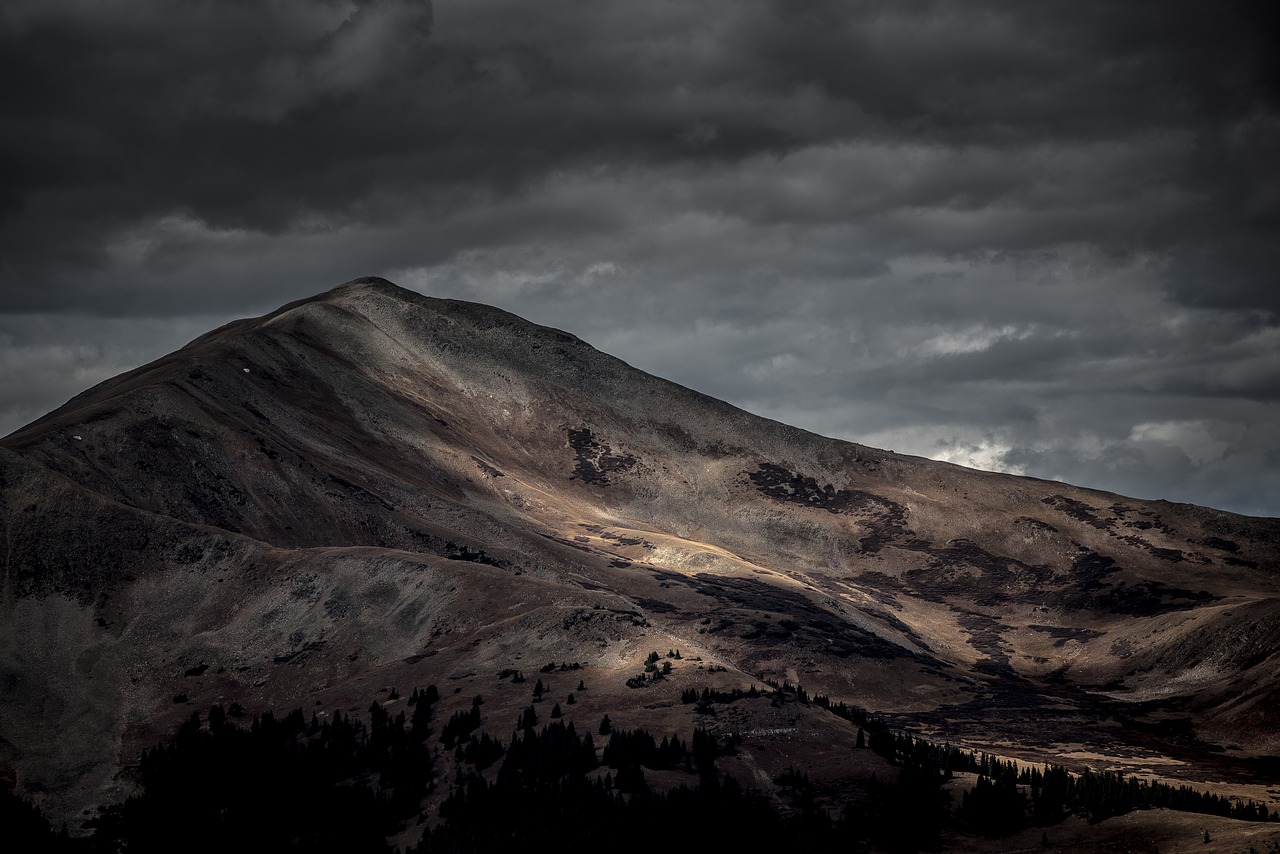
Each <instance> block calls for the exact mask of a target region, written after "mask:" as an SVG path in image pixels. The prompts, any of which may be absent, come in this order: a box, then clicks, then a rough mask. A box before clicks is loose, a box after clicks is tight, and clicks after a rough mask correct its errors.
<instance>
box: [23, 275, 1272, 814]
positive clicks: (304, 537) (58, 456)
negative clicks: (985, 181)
mask: <svg viewBox="0 0 1280 854" xmlns="http://www.w3.org/2000/svg"><path fill="white" fill-rule="evenodd" d="M4 447H5V450H4V451H3V452H0V521H3V523H4V525H5V530H6V541H5V546H4V548H5V550H6V551H5V556H4V561H5V564H4V565H5V567H6V573H5V577H4V588H3V597H4V598H3V599H2V600H0V607H4V608H7V609H8V611H7V613H8V614H9V615H10V618H9V619H8V620H7V621H6V622H0V649H4V650H8V651H9V654H8V655H7V657H6V658H5V659H4V661H6V662H7V663H6V664H5V667H6V668H8V669H7V670H6V671H5V672H4V673H0V676H3V677H4V684H6V685H12V686H17V687H16V688H14V689H13V690H12V691H8V692H7V693H4V692H0V760H3V761H5V762H8V763H10V764H12V765H15V766H16V767H18V768H19V769H20V771H21V773H22V774H23V775H24V776H25V778H26V779H29V780H32V781H34V783H33V785H38V786H41V787H43V788H45V789H46V790H48V791H51V792H57V793H59V794H57V795H56V796H55V797H56V798H61V799H62V802H63V804H64V806H65V807H66V808H67V809H68V811H69V812H78V811H79V810H80V809H81V808H83V807H85V806H89V805H91V802H92V800H93V799H92V798H90V797H89V794H85V793H86V792H89V790H90V789H92V790H93V792H94V793H95V794H94V797H96V792H97V791H98V790H99V789H100V788H101V787H102V786H106V785H108V782H107V781H110V780H111V779H112V775H113V774H114V773H115V769H116V763H117V762H118V761H120V757H121V756H124V757H125V761H128V758H129V756H131V755H133V754H130V752H129V751H130V750H134V751H135V752H136V749H137V748H138V745H137V744H134V743H133V742H128V743H127V744H126V745H125V747H124V748H123V750H124V752H123V753H121V752H120V751H119V750H116V749H115V748H114V747H111V748H110V749H108V748H105V747H101V746H102V745H108V746H111V745H118V744H121V743H122V742H121V740H122V739H128V738H137V739H142V738H144V737H145V736H146V735H147V734H148V733H151V732H154V731H155V730H156V729H157V728H162V727H163V726H164V725H167V724H168V723H173V722H180V721H181V720H182V719H185V717H187V716H188V715H189V714H190V710H189V709H185V708H184V706H185V703H186V701H185V700H184V701H183V702H175V700H174V698H175V697H178V696H181V697H184V698H187V699H189V700H190V701H191V702H196V703H199V704H203V705H205V706H207V705H209V704H210V703H213V702H223V701H224V700H229V699H235V700H236V701H237V702H240V703H241V704H242V705H244V706H245V707H246V708H249V709H252V710H255V711H264V710H267V709H271V708H279V707H281V706H285V705H295V704H296V705H305V706H307V707H312V706H314V705H315V704H316V703H317V702H319V703H321V704H322V705H323V707H325V708H333V707H337V706H342V707H349V706H350V705H351V703H352V702H354V701H355V698H356V697H358V696H360V692H361V691H363V690H365V689H367V687H368V686H369V685H371V684H376V685H391V684H394V685H400V686H402V687H403V686H407V685H411V684H413V685H425V684H428V683H431V682H436V683H438V684H446V681H453V682H455V683H456V687H457V689H458V690H459V691H461V692H463V695H464V696H467V697H470V696H474V695H476V694H481V693H483V695H484V696H485V700H486V709H487V710H500V714H499V715H498V717H496V718H495V720H498V719H500V720H511V719H514V717H515V716H516V714H517V713H518V712H519V711H520V709H521V708H522V707H523V704H524V703H525V702H526V695H525V694H523V693H521V694H519V695H517V694H516V693H513V692H515V691H516V689H513V688H511V687H510V686H511V683H510V682H509V681H504V679H503V677H500V676H498V677H495V674H502V673H511V672H515V671H518V670H520V669H521V668H530V667H539V666H542V665H543V664H545V663H546V662H570V661H571V662H578V663H581V664H582V666H583V667H586V668H589V673H590V674H591V675H590V678H589V679H588V681H589V682H590V683H591V694H590V695H589V697H588V698H587V700H586V701H584V702H583V703H582V704H581V705H580V707H581V708H583V709H591V710H593V711H594V712H596V713H599V712H601V711H605V710H607V711H610V712H611V713H612V712H614V711H624V713H630V714H634V715H636V716H637V717H636V719H637V720H639V719H641V718H642V717H643V716H644V715H648V714H652V713H653V712H652V711H651V710H652V709H656V708H663V709H670V710H677V711H669V712H664V713H663V714H669V715H672V716H673V717H672V718H671V719H672V720H675V719H676V718H679V719H680V720H682V721H684V717H680V716H681V715H684V713H685V712H687V713H688V714H687V715H686V717H688V718H689V720H688V721H685V722H686V723H689V724H690V726H692V724H693V718H692V717H691V716H692V715H693V714H694V713H693V711H692V706H682V705H681V704H680V703H679V702H678V701H679V698H680V690H681V689H683V688H700V687H701V686H703V685H704V683H707V682H708V681H709V680H710V681H712V682H714V683H715V684H716V685H719V686H721V687H725V688H733V687H737V686H745V685H747V684H750V683H751V680H753V679H755V678H756V677H757V674H761V673H764V674H766V675H767V676H768V677H769V678H771V679H775V680H777V681H779V682H781V681H784V680H790V681H792V682H795V681H797V680H801V679H802V680H803V682H804V683H805V686H806V687H807V688H808V689H810V690H816V691H820V692H821V693H824V694H826V695H828V696H830V697H832V698H833V699H842V698H843V699H846V700H847V701H849V702H852V703H856V704H857V705H859V706H862V707H865V708H870V709H873V710H876V711H878V712H880V713H882V714H884V715H886V716H890V717H891V718H892V719H893V720H894V721H895V722H896V723H897V724H898V725H901V726H904V727H908V728H914V729H916V730H928V731H945V732H946V733H947V735H948V737H950V738H951V739H952V741H953V742H962V743H966V744H970V745H973V746H975V747H981V748H991V747H992V746H993V745H996V744H1008V743H1017V744H1019V745H1021V750H1022V751H1023V752H1022V754H1020V755H1022V756H1024V758H1031V759H1046V760H1049V759H1052V760H1053V761H1058V754H1057V752H1055V751H1057V748H1056V747H1055V745H1054V744H1052V743H1049V742H1048V741H1046V740H1045V739H1044V737H1043V733H1044V731H1045V729H1046V728H1047V727H1050V726H1052V727H1055V728H1057V729H1058V731H1059V732H1060V734H1061V740H1063V741H1064V742H1067V741H1069V742H1071V743H1073V744H1078V745H1079V747H1078V750H1079V751H1080V752H1081V753H1082V755H1083V754H1087V753H1089V752H1090V751H1092V752H1093V753H1097V754H1103V755H1108V756H1113V757H1123V756H1131V755H1137V756H1138V757H1139V758H1138V759H1135V760H1134V761H1135V762H1147V761H1148V758H1149V756H1150V755H1151V753H1152V751H1154V752H1156V753H1160V755H1161V756H1163V755H1165V754H1164V753H1161V751H1165V752H1166V753H1167V754H1168V756H1169V757H1170V763H1169V764H1171V765H1173V764H1177V767H1179V768H1180V769H1183V771H1182V772H1185V773H1190V772H1195V771H1197V769H1199V770H1201V771H1205V773H1208V770H1212V771H1213V773H1220V772H1222V768H1221V767H1220V763H1221V757H1220V756H1219V753H1220V751H1217V750H1216V749H1211V748H1208V747H1206V748H1204V749H1203V750H1202V751H1200V752H1199V753H1197V752H1196V751H1197V750H1199V748H1194V749H1193V747H1194V745H1196V744H1201V745H1203V744H1211V745H1212V744H1215V743H1221V742H1225V741H1227V740H1230V742H1231V743H1232V744H1233V745H1237V746H1240V747H1242V748H1244V749H1246V750H1254V751H1259V750H1267V749H1271V748H1274V747H1275V746H1280V736H1277V733H1280V719H1278V718H1277V714H1276V712H1275V711H1274V710H1275V709H1277V708H1280V702H1277V701H1278V700H1280V688H1278V687H1277V686H1280V678H1277V677H1278V676H1280V657H1277V656H1275V655H1272V654H1270V653H1269V652H1267V651H1273V650H1275V649H1276V648H1277V646H1280V581H1278V580H1277V577H1276V575H1275V573H1274V568H1275V566H1276V564H1277V560H1276V554H1277V543H1280V524H1278V523H1275V522H1274V521H1267V520H1257V519H1247V518H1244V517H1238V516H1232V515H1231V514H1225V513H1218V512H1215V511H1211V510H1205V509H1203V508H1195V507H1188V506H1179V505H1170V504H1167V503H1158V502H1145V501H1139V500H1135V499H1128V498H1123V497H1121V496H1118V495H1112V494H1109V493H1103V492H1097V491H1092V490H1087V489H1080V488H1077V487H1073V486H1069V485H1066V484H1061V483H1054V482H1049V481H1041V480H1033V479H1030V478H1019V477H1015V476H1012V475H1003V474H993V473H987V472H978V471H973V470H968V469H964V468H962V467H959V466H952V465H946V464H942V463H935V462H932V461H929V460H922V459H916V458H910V457H901V456H897V455H893V454H889V453H886V452H883V451H877V450H875V449H870V448H865V447H863V446H859V445H854V444H851V443H847V442H841V441H837V440H833V439H827V438H824V437H821V436H816V435H814V434H811V433H806V432H805V431H802V430H798V429H796V428H793V427H788V426H786V425H784V424H780V423H777V422H774V421H769V420H767V419H763V418H759V417H756V416H753V415H750V414H748V413H746V412H743V411H742V410H740V409H737V408H735V407H732V406H730V405H729V404H726V403H724V402H722V401H718V400H714V399H712V398H709V397H706V396H705V395H701V394H698V393H697V392H694V391H692V390H690V389H686V388H683V387H681V386H678V385H676V384H674V383H670V382H667V381H665V380H661V379H659V378H656V377H652V376H650V375H648V374H645V373H643V372H641V371H638V370H636V369H634V368H632V367H630V366H628V365H626V364H625V363H624V362H621V361H620V360H618V359H615V358H613V357H612V356H608V355H607V354H604V353H601V352H599V351H597V350H595V349H593V348H591V347H590V346H588V345H587V344H585V343H584V342H582V341H580V340H579V339H577V338H576V337H574V336H572V335H570V334H568V333H565V332H561V331H559V330H555V329H550V328H548V327H543V326H538V325H536V324H533V323H530V322H528V321H526V320H523V319H521V318H519V317H516V316H515V315H512V314H509V313H507V312H504V311H501V310H499V309H496V308H493V307H490V306H483V305H479V304H476V303H468V302H461V301H454V300H441V299H435V298H430V297H425V296H422V295H420V294H417V293H415V292H413V291H410V290H406V289H404V288H400V287H399V286H397V285H395V284H393V283H391V282H389V281H387V280H386V279H382V278H378V277H365V278H361V279H355V280H353V281H351V282H347V283H345V284H343V285H341V286H339V287H338V288H335V289H333V290H331V291H328V292H326V293H324V294H321V295H319V296H317V297H314V298H311V299H308V300H302V301H299V302H297V303H293V304H291V305H290V306H286V307H284V308H283V309H281V310H279V311H277V312H273V313H272V314H269V315H266V316H265V317H262V318H257V319H253V320H246V321H241V322H238V323H235V324H231V325H229V326H227V327H224V328H223V329H222V330H219V331H216V332H214V333H210V334H209V335H206V336H204V337H202V338H200V339H197V341H195V342H193V343H192V344H191V345H189V346H188V347H186V348H183V349H182V350H180V351H178V352H176V353H174V354H170V355H169V356H166V357H164V358H162V359H160V360H157V361H156V362H154V363H152V364H151V365H147V366H144V367H142V368H139V369H138V370H136V371H134V372H130V374H128V375H124V376H122V377H119V378H116V379H115V380H110V381H108V382H106V383H103V384H102V385H100V386H98V387H96V388H94V389H92V390H90V391H89V392H86V393H85V394H84V395H82V396H81V397H79V398H77V399H76V400H75V401H73V402H72V404H68V406H66V407H63V408H62V409H60V410H58V411H57V412H55V413H52V414H51V415H49V416H46V417H45V418H44V419H41V420H40V421H38V422H36V423H35V424H32V425H30V426H29V427H27V428H25V429H24V430H23V431H20V433H17V434H14V435H13V436H11V437H9V438H8V439H6V440H5V444H4ZM653 649H658V650H667V649H672V650H675V649H679V650H683V651H684V654H685V659H682V660H683V661H685V662H686V663H684V664H680V665H679V668H681V669H679V670H678V672H677V673H676V674H675V676H674V677H673V678H672V679H671V680H669V681H668V682H667V683H661V684H659V683H654V684H650V682H649V681H647V680H646V679H645V678H642V679H641V680H640V683H641V684H643V685H644V686H646V687H644V689H643V690H638V689H635V688H634V686H635V685H636V684H637V683H636V679H635V674H636V672H638V671H640V670H641V668H643V667H644V657H645V654H646V653H649V652H650V651H651V650H653ZM1268 656H1269V657H1268ZM693 659H697V663H696V664H694V663H689V662H690V661H692V660H693ZM78 668H83V672H81V670H80V669H78ZM72 671H75V672H76V673H78V674H80V675H81V677H82V678H63V677H62V676H57V677H56V678H55V677H54V676H51V675H50V674H64V673H69V672H72ZM191 674H195V675H191ZM575 684H576V683H575ZM1249 686H1253V687H1249ZM1257 686H1270V687H1266V688H1260V687H1257ZM671 691H675V695H674V699H673V698H672V697H671V696H669V694H670V692H671ZM642 695H643V697H642ZM51 697H53V698H54V699H55V700H56V702H53V701H51V700H50V698H51ZM1156 701H1159V702H1158V703H1156ZM490 703H492V705H490ZM1143 703H1152V704H1153V705H1150V706H1144V705H1142V704H1143ZM610 704H611V705H610ZM365 705H367V701H366V703H365ZM1113 707H1114V712H1115V714H1116V715H1126V716H1129V717H1133V716H1135V715H1137V716H1142V715H1148V716H1149V719H1148V718H1143V720H1142V721H1140V724H1141V726H1140V727H1139V728H1138V729H1137V730H1135V733H1139V734H1140V735H1135V736H1134V738H1135V740H1138V741H1141V742H1142V750H1141V751H1138V753H1136V754H1135V753H1133V751H1132V750H1131V745H1129V744H1127V743H1126V742H1125V738H1126V736H1125V734H1124V733H1125V730H1124V729H1123V728H1120V727H1117V728H1106V727H1103V728H1098V727H1094V726H1093V725H1092V722H1093V721H1094V720H1095V719H1096V718H1097V716H1099V715H1103V716H1105V715H1107V714H1111V711H1109V710H1113ZM50 709H55V710H62V711H55V712H50V711H49V710H50ZM681 709H683V710H684V711H678V710H681ZM956 709H959V710H960V711H961V713H960V714H955V715H953V714H951V711H954V710H956ZM625 710H630V711H629V712H625ZM646 710H648V711H646ZM949 710H951V711H949ZM486 713H487V714H493V713H494V712H493V711H487V712H486ZM768 714H771V715H772V714H780V713H774V712H769V713H768ZM1172 717H1176V718H1177V719H1178V720H1184V719H1185V720H1188V721H1191V722H1192V723H1191V724H1188V726H1190V727H1192V728H1193V730H1194V737H1195V738H1194V739H1192V740H1188V739H1187V738H1184V737H1183V736H1184V731H1183V729H1176V730H1175V729H1168V730H1167V731H1168V732H1169V733H1172V734H1171V735H1170V736H1169V741H1168V743H1167V744H1165V743H1162V742H1160V741H1159V739H1158V738H1157V736H1159V734H1160V733H1163V732H1165V731H1166V730H1165V729H1162V728H1161V721H1162V720H1165V719H1168V718H1172ZM89 719H92V720H94V721H95V722H97V723H96V725H99V726H100V727H101V728H102V731H101V732H99V733H96V734H95V739H94V741H93V743H94V744H95V745H98V747H97V748H95V750H97V751H98V752H96V753H94V752H92V751H90V753H78V754H74V755H73V753H74V752H68V751H65V750H62V749H61V747H60V746H59V745H60V739H61V738H62V737H63V734H64V733H66V732H68V731H69V730H71V729H72V728H73V726H80V725H81V724H80V723H78V722H80V721H84V720H89ZM597 720H598V716H597ZM594 723H595V722H594V721H592V722H587V721H585V720H582V721H579V726H580V727H581V726H582V725H587V724H590V725H594ZM753 725H758V726H759V727H762V728H764V729H768V728H770V727H773V728H777V727H780V726H783V723H779V722H778V721H773V720H772V719H770V721H764V720H763V719H762V720H761V721H757V722H756V723H755V724H753ZM791 725H792V724H790V723H787V724H786V726H791ZM1180 726H1181V725H1180ZM743 728H744V730H745V729H747V727H746V725H745V724H744V725H743ZM1188 744H1191V745H1193V747H1187V745H1188ZM145 746H149V745H145ZM90 754H91V755H90ZM1175 758H1176V761H1175ZM1117 761H1121V760H1119V759H1117ZM1152 761H1154V760H1152ZM1161 761H1163V760H1161ZM86 768H90V769H92V771H91V772H86V771H85V770H84V769H86ZM784 770H785V768H779V769H777V773H782V771H784ZM95 775H96V776H95ZM77 787H79V788H77ZM94 787H98V788H94ZM81 790H83V791H81ZM76 791H81V794H82V795H83V798H82V800H81V801H76V797H77V796H76V795H75V792H76Z"/></svg>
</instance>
